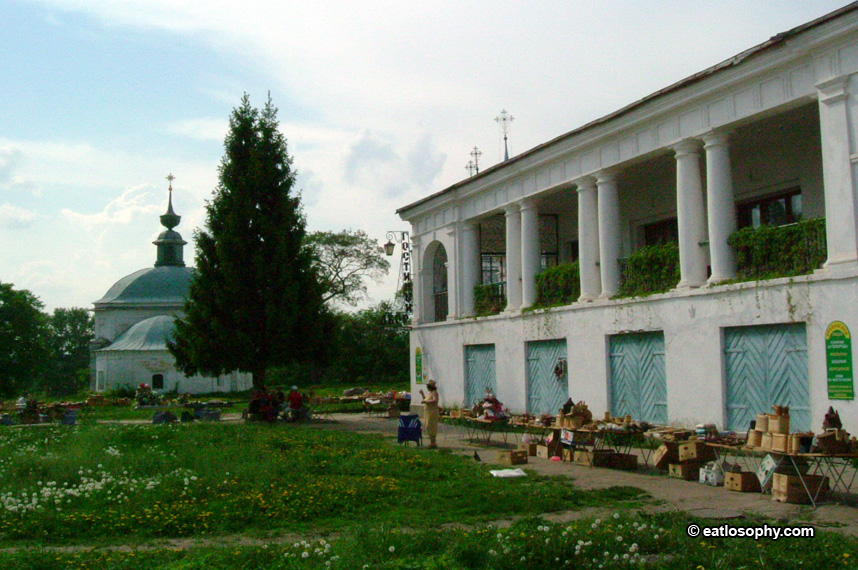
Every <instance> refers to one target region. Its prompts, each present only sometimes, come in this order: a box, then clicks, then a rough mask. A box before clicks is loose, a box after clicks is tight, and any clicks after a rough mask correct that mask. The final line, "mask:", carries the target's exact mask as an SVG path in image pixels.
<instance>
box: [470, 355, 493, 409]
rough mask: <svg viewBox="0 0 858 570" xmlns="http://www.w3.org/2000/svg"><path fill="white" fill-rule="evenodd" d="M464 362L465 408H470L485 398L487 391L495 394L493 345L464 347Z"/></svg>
mask: <svg viewBox="0 0 858 570" xmlns="http://www.w3.org/2000/svg"><path fill="white" fill-rule="evenodd" d="M465 362H466V365H467V368H466V370H465V406H467V407H471V406H473V405H474V404H475V403H477V402H479V401H480V400H482V399H483V397H485V395H486V391H487V390H491V391H492V392H494V393H495V394H497V379H496V378H495V345H493V344H472V345H468V346H465Z"/></svg>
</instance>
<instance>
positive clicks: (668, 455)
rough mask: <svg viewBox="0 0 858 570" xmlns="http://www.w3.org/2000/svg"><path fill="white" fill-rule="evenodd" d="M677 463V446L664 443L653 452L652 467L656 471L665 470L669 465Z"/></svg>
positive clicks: (668, 442)
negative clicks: (653, 466)
mask: <svg viewBox="0 0 858 570" xmlns="http://www.w3.org/2000/svg"><path fill="white" fill-rule="evenodd" d="M678 462H679V444H677V443H675V442H672V441H666V442H664V443H663V444H661V447H659V448H658V449H656V450H655V454H654V455H653V465H655V467H656V468H657V469H667V468H668V466H669V465H670V464H671V463H678Z"/></svg>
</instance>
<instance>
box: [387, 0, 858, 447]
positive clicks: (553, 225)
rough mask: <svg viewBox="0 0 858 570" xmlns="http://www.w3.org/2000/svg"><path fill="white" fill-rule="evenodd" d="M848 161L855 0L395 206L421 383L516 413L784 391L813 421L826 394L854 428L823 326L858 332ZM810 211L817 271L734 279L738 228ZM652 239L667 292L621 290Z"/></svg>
mask: <svg viewBox="0 0 858 570" xmlns="http://www.w3.org/2000/svg"><path fill="white" fill-rule="evenodd" d="M856 163H858V3H856V4H850V5H848V6H846V7H844V8H842V9H840V10H838V11H836V12H833V13H831V14H829V15H827V16H825V17H822V18H820V19H818V20H815V21H813V22H809V23H807V24H805V25H803V26H799V27H798V28H795V29H793V30H790V31H789V32H786V33H783V34H779V35H778V36H775V37H773V38H771V39H770V40H768V41H767V42H764V43H763V44H760V45H758V46H756V47H754V48H751V49H749V50H747V51H745V52H743V53H741V54H738V55H737V56H735V57H733V58H731V59H730V60H727V61H725V62H723V63H721V64H718V65H716V66H714V67H712V68H709V69H706V70H704V71H701V72H700V73H697V74H695V75H694V76H692V77H689V78H687V79H685V80H683V81H680V82H679V83H677V84H674V85H672V86H670V87H667V88H665V89H663V90H661V91H659V92H657V93H654V94H652V95H650V96H648V97H646V98H644V99H642V100H640V101H637V102H635V103H633V104H631V105H629V106H627V107H625V108H623V109H620V110H618V111H616V112H615V113H612V114H611V115H608V116H606V117H604V118H602V119H599V120H597V121H594V122H592V123H590V124H588V125H585V126H583V127H581V128H579V129H576V130H574V131H572V132H570V133H567V134H565V135H562V136H560V137H558V138H556V139H554V140H551V141H548V142H546V143H544V144H542V145H540V146H538V147H536V148H534V149H531V150H529V151H527V152H525V153H523V154H521V155H519V156H516V157H513V158H512V159H510V160H506V161H504V162H503V163H501V164H498V165H496V166H494V167H492V168H489V169H488V170H485V171H483V172H481V173H480V174H478V175H476V176H473V177H471V178H468V179H466V180H464V181H462V182H460V183H458V184H455V185H453V186H451V187H449V188H446V189H444V190H442V191H440V192H438V193H436V194H434V195H432V196H429V197H427V198H425V199H423V200H420V201H418V202H416V203H413V204H410V205H408V206H406V207H403V208H401V209H400V210H398V212H397V213H398V214H399V215H400V216H401V218H402V219H403V220H405V221H407V222H409V223H410V224H411V234H412V244H411V245H412V256H413V262H414V267H415V277H414V299H415V303H414V321H413V323H412V325H413V326H412V332H411V374H412V391H416V390H419V389H420V384H421V383H422V382H423V381H424V380H426V379H427V378H429V377H431V378H433V379H435V380H437V381H438V383H439V390H440V392H441V397H442V401H443V404H444V405H446V406H453V405H469V404H471V403H472V402H473V401H474V400H475V399H478V398H479V397H480V396H481V395H482V394H483V393H484V391H485V389H486V388H487V387H491V388H492V389H494V391H495V393H496V394H497V395H498V397H499V398H500V399H501V400H502V401H503V402H504V403H505V404H507V406H508V407H510V408H511V409H512V410H514V411H517V412H524V411H527V412H530V413H536V414H541V413H556V411H557V409H558V408H559V407H560V404H562V402H564V401H565V400H566V399H567V398H569V397H571V398H572V399H573V400H575V401H579V400H584V401H586V402H587V403H588V404H589V405H590V408H591V409H592V410H594V412H595V413H597V414H598V413H601V411H602V410H606V411H611V412H612V413H614V414H617V415H625V414H627V413H628V414H631V415H632V416H634V417H635V418H636V419H642V420H647V421H652V422H658V423H677V424H696V423H700V422H714V423H716V424H717V425H718V426H719V427H721V428H725V427H726V428H728V429H734V430H746V429H748V424H749V422H750V420H751V419H752V418H754V417H755V416H756V414H757V413H759V412H765V411H768V410H769V408H770V406H771V405H773V404H778V405H789V406H790V407H791V412H792V418H793V428H794V430H805V429H815V430H816V431H818V430H819V429H820V427H821V423H822V418H823V415H824V413H825V411H826V410H828V407H829V406H832V405H833V406H834V407H835V408H836V409H838V410H840V413H841V416H842V417H844V424H845V427H846V428H847V429H850V426H851V425H856V426H858V405H856V404H855V402H854V400H853V399H851V398H850V399H833V398H844V397H848V395H846V391H845V386H846V384H847V383H846V378H845V376H850V377H851V364H849V365H848V366H846V365H845V364H844V363H841V364H844V365H843V366H833V365H832V361H831V358H829V356H830V355H831V353H832V350H833V349H832V346H833V345H831V338H832V330H834V331H835V332H836V331H846V330H848V331H855V330H858V169H856ZM807 220H818V221H816V222H813V223H811V224H808V226H809V227H812V228H817V230H818V234H819V235H818V236H817V237H816V238H815V242H814V243H813V244H810V245H809V246H808V249H810V250H812V249H813V248H814V247H817V248H821V261H824V262H821V263H819V266H818V268H816V270H815V271H812V272H809V273H808V274H805V275H799V276H791V277H786V276H785V277H777V275H775V276H774V278H767V279H762V278H759V277H758V278H753V279H750V280H749V279H748V278H747V277H746V276H745V277H743V276H744V275H745V269H747V268H746V267H745V265H747V263H748V259H747V253H748V252H747V251H738V250H737V248H736V247H734V246H732V245H730V243H728V240H729V239H730V236H731V235H734V233H735V232H736V231H737V230H738V229H741V228H743V227H751V228H757V227H766V228H774V229H776V230H778V231H792V230H789V228H791V227H801V228H804V225H802V224H803V223H805V222H806V221H807ZM797 223H798V226H794V224H797ZM773 231H774V230H773ZM802 231H803V232H805V233H806V234H807V235H808V237H807V240H811V238H812V237H813V235H812V234H813V232H812V231H810V230H808V229H802ZM776 239H777V238H776ZM658 243H663V244H664V243H667V244H675V247H676V249H677V250H678V262H677V273H678V274H677V276H676V279H675V280H673V281H672V282H671V283H670V285H669V287H668V288H667V289H669V290H666V291H664V292H661V293H657V294H652V295H648V296H635V295H627V294H625V293H624V291H626V290H627V285H628V284H629V283H631V280H632V279H633V278H634V275H632V274H631V273H630V264H629V261H630V260H631V259H632V257H633V256H634V254H635V253H636V252H638V251H640V250H641V248H644V247H645V246H650V245H653V244H658ZM570 263H576V264H577V268H576V271H578V278H577V286H578V287H579V288H580V293H579V294H577V296H576V298H575V299H572V300H569V301H568V302H567V303H566V304H564V305H562V306H554V307H551V308H541V307H540V306H539V305H538V302H537V301H538V294H539V291H538V278H537V276H538V275H539V274H540V273H541V272H542V271H543V270H545V269H547V268H550V267H552V266H555V265H561V266H562V265H564V264H570ZM743 264H744V265H743ZM751 269H753V268H751ZM765 277H771V276H768V275H767V276H765ZM487 296H488V297H489V298H490V299H489V300H490V301H491V300H493V301H494V302H495V304H496V308H497V309H499V310H496V311H491V310H489V311H485V307H486V306H487V305H486V298H487ZM491 304H492V303H488V306H491ZM487 312H488V313H492V312H496V313H497V314H488V315H486V313H487ZM478 315H480V316H478ZM482 315H485V316H482ZM832 326H833V328H832ZM838 334H840V333H838ZM843 334H845V333H843ZM843 334H841V336H843ZM835 336H836V335H835ZM847 352H848V353H849V354H848V356H849V359H850V360H854V354H852V351H851V348H850V349H848V350H847ZM835 364H836V363H835ZM837 370H839V372H837ZM838 374H839V377H838V378H839V379H840V381H841V383H840V384H838V385H837V387H836V389H834V390H832V391H831V392H829V384H830V382H829V376H832V375H834V376H837V375H838ZM831 386H834V384H831ZM850 386H851V385H850ZM852 429H858V427H856V428H852Z"/></svg>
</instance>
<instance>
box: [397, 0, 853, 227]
mask: <svg viewBox="0 0 858 570" xmlns="http://www.w3.org/2000/svg"><path fill="white" fill-rule="evenodd" d="M854 10H858V2H851V3H849V4H847V5H846V6H843V7H842V8H839V9H837V10H835V11H833V12H830V13H828V14H826V15H824V16H821V17H819V18H817V19H815V20H812V21H810V22H807V23H805V24H802V25H800V26H796V27H795V28H792V29H791V30H788V31H786V32H781V33H779V34H777V35H775V36H772V37H771V38H769V39H768V40H766V41H765V42H763V43H761V44H759V45H756V46H754V47H752V48H750V49H747V50H745V51H743V52H742V53H739V54H737V55H735V56H733V57H731V58H730V59H727V60H725V61H722V62H721V63H718V64H716V65H713V66H712V67H709V68H707V69H704V70H703V71H700V72H698V73H695V74H694V75H691V76H689V77H686V78H685V79H682V80H680V81H677V82H676V83H674V84H672V85H669V86H667V87H665V88H664V89H660V90H659V91H656V92H655V93H652V94H651V95H647V96H646V97H644V98H643V99H640V100H638V101H635V102H634V103H631V104H630V105H627V106H625V107H623V108H622V109H619V110H617V111H614V112H613V113H610V114H608V115H605V116H604V117H602V118H600V119H596V120H595V121H592V122H590V123H587V124H586V125H583V126H581V127H578V128H577V129H574V130H572V131H569V132H567V133H565V134H562V135H560V136H558V137H556V138H554V139H551V140H550V141H548V142H545V143H542V144H540V145H538V146H535V147H533V148H531V149H529V150H526V151H524V152H523V153H521V154H519V155H517V156H514V157H512V158H511V159H509V160H504V161H503V162H501V163H498V164H496V165H494V166H491V167H489V168H487V169H485V170H483V171H482V172H480V173H479V174H476V175H474V176H470V177H468V178H466V179H464V180H461V181H459V182H456V183H455V184H453V185H452V186H448V187H447V188H444V189H443V190H440V191H438V192H435V193H434V194H431V195H429V196H426V197H425V198H422V199H420V200H417V201H416V202H412V203H411V204H408V205H407V206H403V207H402V208H399V209H397V210H396V213H397V214H398V215H399V216H400V217H403V215H404V214H406V212H408V211H409V210H411V209H413V208H416V207H417V206H420V205H421V204H425V203H427V202H430V201H432V200H434V199H435V198H438V197H440V196H444V195H446V194H449V193H451V192H454V191H456V190H457V189H459V188H461V187H463V186H467V185H468V184H470V183H472V182H474V181H475V180H477V179H480V178H485V177H486V176H489V175H490V174H492V173H495V172H497V171H498V170H500V169H503V168H507V167H508V166H510V165H511V164H513V163H516V162H519V161H521V160H523V159H525V158H527V157H529V156H532V155H533V154H535V153H537V152H540V151H543V150H545V149H547V148H550V147H552V146H555V145H557V144H559V143H561V142H563V141H565V140H568V139H569V138H571V137H574V136H576V135H579V134H581V133H583V132H585V131H588V130H591V129H593V128H595V127H598V126H600V125H603V124H605V123H608V122H609V121H612V120H614V119H616V118H618V117H620V116H622V115H625V114H628V113H630V112H632V111H634V110H635V109H637V108H639V107H641V106H643V105H645V104H647V103H649V102H651V101H653V100H655V99H658V98H661V97H664V96H666V95H668V94H669V93H673V92H674V91H678V90H679V89H682V88H685V87H687V86H689V85H691V84H693V83H697V82H698V81H701V80H703V79H705V78H707V77H709V76H712V75H715V74H716V73H719V72H723V71H724V70H726V69H730V68H733V67H735V66H737V65H740V64H741V63H743V62H744V61H746V60H747V59H749V58H751V57H754V56H756V55H758V54H760V53H763V52H765V51H768V50H770V49H773V48H777V47H780V46H781V45H783V44H784V43H785V42H786V41H787V40H789V39H791V38H793V37H795V36H797V35H799V34H802V33H804V32H806V31H808V30H810V29H812V28H815V27H817V26H820V25H822V24H825V23H826V22H829V21H831V20H833V19H836V18H838V17H840V16H842V15H843V14H846V13H848V12H852V11H854Z"/></svg>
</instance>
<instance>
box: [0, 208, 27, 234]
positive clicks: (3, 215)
mask: <svg viewBox="0 0 858 570" xmlns="http://www.w3.org/2000/svg"><path fill="white" fill-rule="evenodd" d="M35 220H36V212H33V211H30V210H25V209H24V208H19V207H18V206H13V205H11V204H0V227H3V228H6V229H11V230H18V229H24V228H28V227H30V226H31V225H32V224H33V222H34V221H35Z"/></svg>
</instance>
